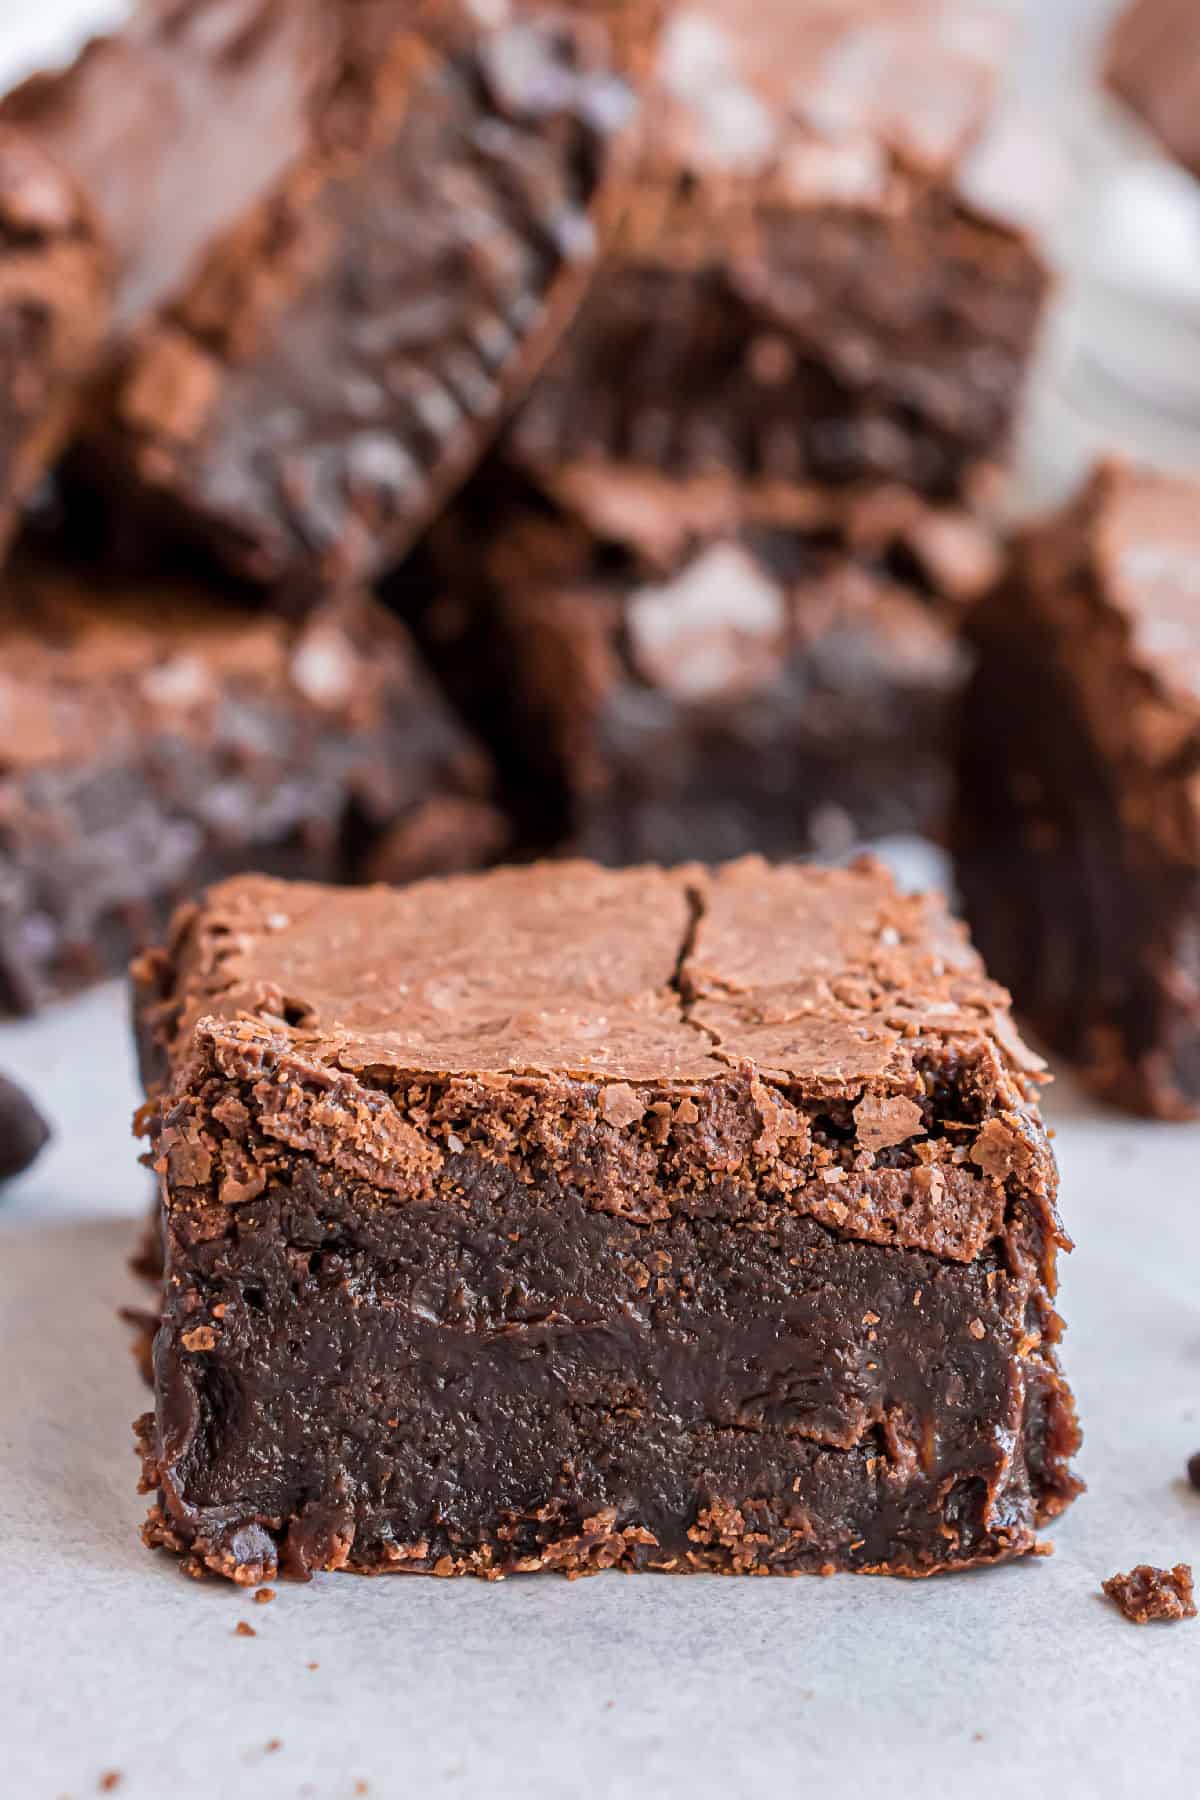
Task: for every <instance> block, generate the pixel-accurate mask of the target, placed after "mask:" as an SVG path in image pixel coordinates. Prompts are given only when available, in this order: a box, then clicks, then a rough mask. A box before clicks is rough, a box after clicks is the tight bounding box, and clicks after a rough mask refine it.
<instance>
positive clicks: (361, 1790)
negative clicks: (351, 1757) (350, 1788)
mask: <svg viewBox="0 0 1200 1800" xmlns="http://www.w3.org/2000/svg"><path fill="white" fill-rule="evenodd" d="M354 1791H355V1793H356V1794H366V1793H369V1791H370V1790H369V1788H368V1787H367V1784H366V1782H365V1781H356V1782H355V1784H354Z"/></svg>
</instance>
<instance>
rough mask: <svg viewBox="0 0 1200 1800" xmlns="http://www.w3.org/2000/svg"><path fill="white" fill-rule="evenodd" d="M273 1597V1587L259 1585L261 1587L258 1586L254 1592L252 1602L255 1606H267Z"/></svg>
mask: <svg viewBox="0 0 1200 1800" xmlns="http://www.w3.org/2000/svg"><path fill="white" fill-rule="evenodd" d="M274 1598H275V1589H274V1588H271V1587H261V1588H258V1589H257V1590H256V1592H255V1595H254V1604H255V1606H269V1605H270V1604H271V1601H272V1600H273V1599H274Z"/></svg>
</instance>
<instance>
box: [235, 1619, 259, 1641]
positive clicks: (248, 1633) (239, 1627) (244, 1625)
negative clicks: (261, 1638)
mask: <svg viewBox="0 0 1200 1800" xmlns="http://www.w3.org/2000/svg"><path fill="white" fill-rule="evenodd" d="M233 1629H234V1631H235V1632H236V1634H237V1636H238V1637H257V1636H258V1633H257V1631H255V1629H254V1627H253V1625H251V1624H250V1622H249V1621H248V1620H247V1619H239V1620H238V1622H237V1624H236V1625H235V1626H234V1628H233Z"/></svg>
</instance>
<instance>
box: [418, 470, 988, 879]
mask: <svg viewBox="0 0 1200 1800" xmlns="http://www.w3.org/2000/svg"><path fill="white" fill-rule="evenodd" d="M573 473H574V476H575V477H576V478H577V479H575V480H571V479H570V478H569V476H568V475H567V474H564V475H563V477H562V479H561V481H560V483H559V484H558V486H559V491H560V493H562V494H563V497H564V500H565V501H566V504H565V505H564V506H561V507H560V506H556V505H555V504H554V503H553V502H551V501H550V500H549V498H548V497H547V496H546V495H545V494H544V493H543V492H541V491H540V490H539V489H537V488H535V487H534V486H533V485H532V484H522V483H520V482H515V481H513V480H511V479H510V478H509V472H508V471H506V470H505V468H504V467H503V466H498V463H497V462H496V461H494V462H493V463H492V464H489V465H488V466H487V467H486V468H485V470H484V471H483V472H481V474H480V476H479V478H478V479H477V480H476V481H475V482H473V483H472V484H471V485H470V486H469V487H468V489H467V490H466V492H465V494H464V495H463V496H462V497H460V500H459V501H458V502H457V503H456V505H455V506H454V507H453V508H452V509H451V511H450V513H449V514H448V515H447V516H445V517H444V518H443V519H442V520H440V521H439V522H438V524H437V526H435V528H434V530H433V532H432V533H431V535H430V538H429V540H428V542H427V544H426V546H425V551H424V555H423V557H422V559H421V569H420V574H418V571H417V568H416V567H413V566H410V567H409V568H407V569H405V570H404V571H403V572H402V573H401V576H400V577H399V578H398V581H397V587H398V588H399V589H400V598H401V599H402V600H404V601H405V602H406V603H411V601H412V597H413V594H414V592H415V591H418V590H420V588H421V583H422V582H423V583H424V584H425V591H427V592H431V593H433V594H434V595H435V596H436V597H435V599H434V600H433V603H432V605H430V607H429V608H428V611H427V612H426V613H425V615H424V621H423V633H424V638H425V642H426V644H427V647H428V649H429V653H430V655H431V656H432V657H433V658H434V659H435V662H436V663H437V665H438V666H439V668H440V669H441V670H442V672H443V675H444V678H445V679H446V680H447V681H448V682H450V683H451V684H452V685H453V686H454V688H455V691H456V693H457V694H458V697H459V700H460V703H461V705H462V706H463V708H464V710H465V711H467V712H468V714H469V715H470V716H472V717H473V719H474V720H475V722H476V724H477V725H478V727H479V729H480V731H481V733H482V735H483V736H484V737H485V738H486V740H487V741H488V742H489V743H490V744H491V745H492V747H493V748H494V751H495V754H496V757H497V761H498V763H499V766H500V769H501V772H502V776H503V779H504V784H505V789H506V794H507V798H508V802H509V807H510V810H511V811H512V813H513V816H514V818H515V819H516V820H517V822H518V830H519V833H520V838H521V841H522V842H523V843H525V844H527V845H532V846H534V847H536V848H540V849H544V850H549V849H551V848H555V847H561V846H564V845H565V846H566V847H567V848H568V849H569V850H571V851H573V852H575V853H577V854H579V855H584V856H590V857H595V858H597V859H598V860H599V861H601V862H605V863H612V864H620V863H623V862H637V861H640V860H642V859H645V858H658V859H660V860H661V861H663V862H666V863H671V862H676V861H683V860H687V859H689V858H692V857H699V858H701V859H703V860H706V861H721V860H724V859H727V858H729V857H733V856H737V855H741V854H743V853H745V852H748V851H754V850H756V851H762V852H764V853H766V854H769V855H772V856H776V857H789V856H797V855H808V854H813V853H818V854H833V853H838V852H843V851H845V850H846V849H847V848H849V847H850V846H851V845H852V844H853V843H855V842H861V841H863V840H864V839H869V838H873V837H880V836H883V835H885V834H887V833H890V832H905V831H922V830H924V831H927V832H930V833H931V834H934V835H937V834H939V833H944V830H945V825H946V812H947V809H948V806H949V801H950V772H951V767H952V741H953V723H954V719H955V716H956V710H957V703H958V698H959V695H960V692H961V688H962V684H963V680H964V679H965V675H966V671H967V667H968V662H967V658H966V656H965V653H964V652H963V650H962V648H961V645H960V643H959V641H958V636H957V625H958V623H959V619H960V616H961V609H962V606H963V604H964V602H965V600H966V599H967V598H968V597H970V596H975V597H977V596H978V592H979V588H980V584H981V583H982V584H986V582H987V581H988V580H989V578H993V577H994V574H995V570H996V559H995V553H994V547H993V546H992V545H991V543H990V542H989V540H988V539H987V537H986V536H985V534H983V533H982V532H981V531H979V530H978V529H977V528H976V527H974V526H973V525H972V524H971V522H970V521H969V520H967V519H966V518H965V517H963V516H961V515H959V514H955V513H953V512H950V511H947V512H945V513H940V512H937V511H935V510H934V509H933V508H931V507H929V506H927V505H925V504H923V503H922V502H920V501H919V500H918V499H917V498H916V497H915V496H914V495H912V494H909V493H904V492H901V491H899V490H895V489H892V490H886V491H885V490H877V491H876V492H875V493H874V494H872V495H870V496H866V495H860V496H857V497H852V496H849V495H847V494H843V495H842V496H841V497H840V498H839V497H836V496H830V495H826V496H823V497H822V496H820V495H817V494H815V493H814V494H811V495H810V496H808V500H807V503H805V504H799V502H800V496H799V495H798V494H797V492H796V491H795V490H789V491H788V494H787V495H786V496H782V495H780V494H778V493H774V492H772V491H770V490H769V489H767V488H762V489H758V490H752V489H749V488H745V487H739V486H737V485H736V484H725V483H723V482H721V481H719V480H716V481H705V480H702V479H697V480H695V481H693V482H691V483H673V482H671V481H669V480H663V479H657V480H656V479H655V478H653V477H651V476H649V475H635V474H634V473H633V472H630V473H629V476H628V478H627V479H626V480H624V481H618V480H616V479H609V478H601V479H598V480H597V481H591V482H586V483H585V482H584V481H583V480H582V479H581V477H582V471H581V470H578V469H576V470H575V471H574V472H573ZM785 498H786V500H787V501H788V504H786V505H785V504H784V499H785Z"/></svg>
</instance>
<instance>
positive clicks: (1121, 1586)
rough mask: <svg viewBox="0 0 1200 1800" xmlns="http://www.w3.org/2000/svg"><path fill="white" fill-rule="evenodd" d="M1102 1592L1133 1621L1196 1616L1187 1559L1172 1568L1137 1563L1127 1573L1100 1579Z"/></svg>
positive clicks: (1146, 1623)
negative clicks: (1105, 1579) (1102, 1587)
mask: <svg viewBox="0 0 1200 1800" xmlns="http://www.w3.org/2000/svg"><path fill="white" fill-rule="evenodd" d="M1104 1592H1105V1593H1106V1594H1107V1595H1108V1597H1109V1599H1110V1600H1112V1601H1114V1602H1115V1603H1116V1605H1117V1606H1119V1607H1120V1609H1121V1611H1122V1612H1123V1613H1124V1614H1125V1617H1126V1618H1127V1619H1128V1620H1129V1621H1130V1622H1131V1623H1132V1624H1134V1625H1148V1624H1149V1623H1150V1622H1151V1621H1152V1620H1157V1619H1164V1620H1170V1619H1194V1618H1195V1617H1196V1607H1195V1603H1194V1601H1193V1599H1192V1571H1191V1568H1190V1566H1189V1565H1188V1564H1187V1563H1176V1564H1175V1567H1174V1568H1173V1569H1155V1568H1153V1567H1152V1566H1151V1565H1150V1564H1149V1563H1139V1564H1138V1566H1137V1568H1136V1569H1132V1570H1130V1572H1129V1574H1128V1575H1112V1576H1110V1577H1109V1579H1108V1580H1107V1581H1106V1582H1105V1583H1104Z"/></svg>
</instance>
